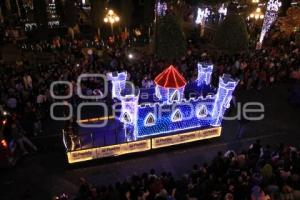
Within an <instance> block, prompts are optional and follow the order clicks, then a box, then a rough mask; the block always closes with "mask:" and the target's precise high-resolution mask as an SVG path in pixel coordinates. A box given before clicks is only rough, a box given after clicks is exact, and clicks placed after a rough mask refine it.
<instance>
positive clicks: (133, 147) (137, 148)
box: [67, 139, 151, 164]
mask: <svg viewBox="0 0 300 200" xmlns="http://www.w3.org/2000/svg"><path fill="white" fill-rule="evenodd" d="M150 149H151V140H150V139H147V140H141V141H136V142H130V143H124V144H117V145H111V146H106V147H97V148H92V149H85V150H78V151H72V152H68V153H67V156H68V162H69V163H70V164H71V163H76V162H83V161H88V160H93V159H97V158H104V157H113V156H119V155H123V154H129V153H135V152H142V151H147V150H150Z"/></svg>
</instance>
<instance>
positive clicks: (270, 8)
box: [259, 0, 281, 44]
mask: <svg viewBox="0 0 300 200" xmlns="http://www.w3.org/2000/svg"><path fill="white" fill-rule="evenodd" d="M280 7H281V2H280V1H278V0H270V1H269V2H268V5H267V11H266V14H265V19H264V23H263V27H262V30H261V34H260V37H259V43H260V44H262V42H263V40H264V38H265V35H266V33H267V32H268V31H269V29H270V27H271V25H272V24H273V23H274V21H275V20H276V18H277V16H278V10H279V8H280Z"/></svg>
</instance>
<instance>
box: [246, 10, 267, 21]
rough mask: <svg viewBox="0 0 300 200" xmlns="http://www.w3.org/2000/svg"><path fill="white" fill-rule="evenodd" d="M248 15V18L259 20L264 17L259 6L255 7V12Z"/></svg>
mask: <svg viewBox="0 0 300 200" xmlns="http://www.w3.org/2000/svg"><path fill="white" fill-rule="evenodd" d="M249 17H250V19H255V20H261V19H263V18H264V15H263V14H262V12H261V8H256V10H255V12H252V13H251V14H250V15H249Z"/></svg>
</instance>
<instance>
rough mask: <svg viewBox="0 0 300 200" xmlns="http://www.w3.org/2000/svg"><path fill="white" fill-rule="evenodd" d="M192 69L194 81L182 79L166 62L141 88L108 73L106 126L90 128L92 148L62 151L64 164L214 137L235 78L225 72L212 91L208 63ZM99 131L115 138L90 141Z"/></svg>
mask: <svg viewBox="0 0 300 200" xmlns="http://www.w3.org/2000/svg"><path fill="white" fill-rule="evenodd" d="M197 67H198V77H197V79H196V80H195V81H189V82H187V81H186V80H185V78H184V77H183V76H182V75H181V74H180V73H179V72H178V70H177V69H176V68H175V67H173V66H172V65H171V66H169V67H168V68H167V69H165V70H164V71H163V72H162V73H160V74H159V75H158V76H157V77H156V78H155V80H154V83H155V86H154V87H151V88H142V89H137V88H135V87H134V86H133V85H132V84H129V83H128V82H127V73H126V72H120V73H108V74H107V79H108V81H109V82H110V85H111V96H112V98H113V99H114V100H115V102H116V105H118V106H116V107H118V109H115V110H118V111H117V112H115V113H114V116H113V117H108V118H110V120H109V121H110V122H109V123H107V126H106V127H104V128H102V129H101V128H99V129H98V130H97V131H99V132H97V131H94V132H95V133H94V134H93V136H92V137H94V139H93V142H92V143H93V146H88V145H87V146H86V147H82V146H84V144H81V147H80V148H79V149H76V148H75V149H72V150H71V149H69V150H68V152H67V155H68V161H69V163H75V162H81V161H86V160H92V159H97V158H103V157H110V156H118V155H123V154H128V153H134V152H142V151H148V150H151V149H156V148H161V147H166V146H172V145H177V144H182V143H188V142H194V141H199V140H203V139H208V138H213V137H219V136H220V135H221V123H222V119H223V115H224V113H225V111H226V109H227V108H229V106H230V101H231V98H232V92H233V91H234V89H235V87H236V86H237V83H238V82H237V81H236V80H234V79H232V78H231V77H230V76H229V75H226V74H225V75H223V76H222V77H220V78H219V85H218V88H217V89H216V88H214V87H212V86H211V75H212V72H213V65H208V64H200V63H199V64H198V65H197ZM116 107H115V108H116ZM109 126H110V127H114V128H113V129H109V128H108V127H109ZM116 127H118V128H116ZM102 132H105V133H106V134H107V136H106V138H109V137H110V136H111V135H114V138H118V139H115V141H114V142H113V143H109V142H106V143H105V144H100V143H101V142H100V143H99V144H98V143H97V142H95V140H97V138H101V136H100V135H101V134H102ZM110 133H111V134H110ZM99 140H100V139H98V141H99ZM107 140H109V139H107ZM82 141H86V139H82ZM81 143H82V142H81ZM83 143H84V142H83ZM88 143H89V142H88Z"/></svg>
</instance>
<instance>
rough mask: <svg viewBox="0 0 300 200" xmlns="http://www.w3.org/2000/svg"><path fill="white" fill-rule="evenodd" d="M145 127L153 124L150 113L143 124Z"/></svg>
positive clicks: (153, 118) (152, 117) (153, 120)
mask: <svg viewBox="0 0 300 200" xmlns="http://www.w3.org/2000/svg"><path fill="white" fill-rule="evenodd" d="M144 124H145V126H153V125H154V124H155V117H154V115H153V114H152V113H149V114H148V115H147V117H146V119H145V122H144Z"/></svg>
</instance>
